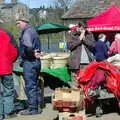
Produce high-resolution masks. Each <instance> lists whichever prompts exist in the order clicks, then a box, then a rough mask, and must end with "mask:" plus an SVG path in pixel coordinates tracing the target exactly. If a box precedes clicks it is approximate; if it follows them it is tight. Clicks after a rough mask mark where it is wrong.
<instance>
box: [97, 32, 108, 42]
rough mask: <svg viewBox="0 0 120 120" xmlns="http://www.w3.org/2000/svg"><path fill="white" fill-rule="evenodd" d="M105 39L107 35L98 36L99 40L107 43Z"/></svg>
mask: <svg viewBox="0 0 120 120" xmlns="http://www.w3.org/2000/svg"><path fill="white" fill-rule="evenodd" d="M105 38H106V35H105V34H103V33H101V34H99V36H98V39H99V40H101V41H105Z"/></svg>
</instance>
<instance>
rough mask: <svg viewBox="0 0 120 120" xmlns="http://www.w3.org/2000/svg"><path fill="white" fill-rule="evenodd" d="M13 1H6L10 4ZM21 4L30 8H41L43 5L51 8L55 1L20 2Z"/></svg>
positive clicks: (25, 0)
mask: <svg viewBox="0 0 120 120" xmlns="http://www.w3.org/2000/svg"><path fill="white" fill-rule="evenodd" d="M10 1H11V0H6V2H10ZM18 1H19V2H21V3H25V4H27V5H28V6H29V7H30V8H36V7H40V6H41V5H45V6H46V7H47V6H50V5H51V4H52V2H53V1H54V0H18Z"/></svg>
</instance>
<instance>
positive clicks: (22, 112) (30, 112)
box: [18, 109, 42, 115]
mask: <svg viewBox="0 0 120 120" xmlns="http://www.w3.org/2000/svg"><path fill="white" fill-rule="evenodd" d="M41 112H42V111H40V112H38V111H37V110H29V109H26V110H22V111H20V112H18V115H36V114H40V113H41Z"/></svg>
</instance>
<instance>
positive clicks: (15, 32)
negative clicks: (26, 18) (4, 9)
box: [0, 23, 19, 42]
mask: <svg viewBox="0 0 120 120" xmlns="http://www.w3.org/2000/svg"><path fill="white" fill-rule="evenodd" d="M0 27H2V28H3V29H5V30H7V31H9V32H12V34H13V35H14V38H15V40H16V41H17V42H18V40H19V30H18V29H17V27H16V25H15V24H14V23H4V24H1V25H0Z"/></svg>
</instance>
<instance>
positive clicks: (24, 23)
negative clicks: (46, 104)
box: [16, 15, 42, 115]
mask: <svg viewBox="0 0 120 120" xmlns="http://www.w3.org/2000/svg"><path fill="white" fill-rule="evenodd" d="M16 26H17V27H18V28H19V29H20V31H21V35H20V51H19V52H20V56H21V58H22V66H23V78H24V80H25V88H26V95H27V98H28V109H26V110H22V111H20V112H19V113H18V114H21V115H34V114H39V113H41V108H39V106H40V102H41V101H42V100H41V94H40V87H39V80H38V77H39V73H40V69H41V62H40V54H41V43H40V40H39V37H38V34H37V32H36V31H35V29H34V28H33V27H32V26H31V25H29V17H28V16H26V15H19V16H18V17H17V18H16ZM38 108H39V109H38Z"/></svg>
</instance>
